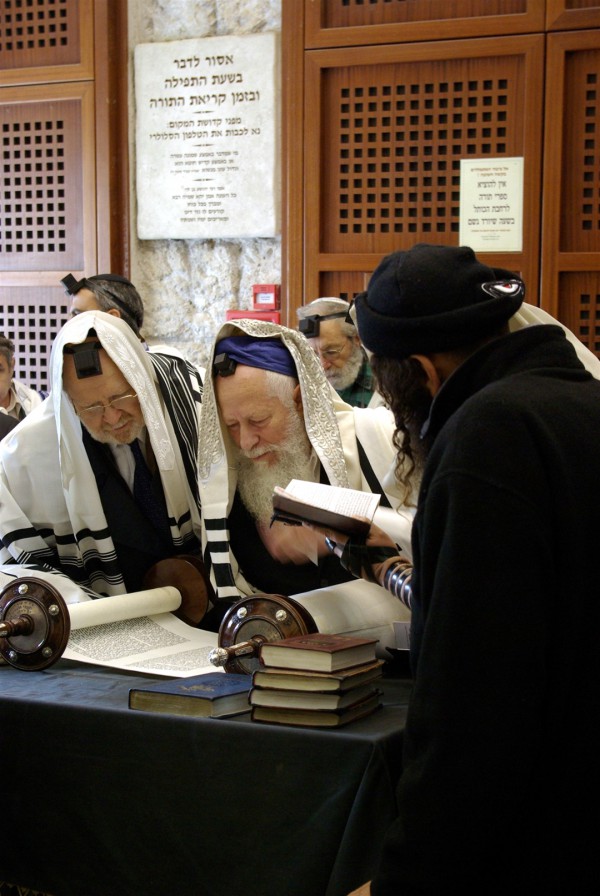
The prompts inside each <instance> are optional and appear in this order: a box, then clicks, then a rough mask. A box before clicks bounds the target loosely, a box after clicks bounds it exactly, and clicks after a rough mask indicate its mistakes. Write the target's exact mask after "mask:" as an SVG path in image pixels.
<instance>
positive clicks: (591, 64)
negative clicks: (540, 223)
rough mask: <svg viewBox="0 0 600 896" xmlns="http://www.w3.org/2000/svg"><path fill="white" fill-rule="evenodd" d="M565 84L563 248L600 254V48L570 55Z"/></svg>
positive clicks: (562, 193)
mask: <svg viewBox="0 0 600 896" xmlns="http://www.w3.org/2000/svg"><path fill="white" fill-rule="evenodd" d="M599 43H600V41H599ZM564 83H565V95H564V101H565V106H564V109H565V123H566V127H565V130H564V133H563V138H564V143H563V161H562V191H561V201H560V206H561V226H560V250H561V251H563V252H569V251H577V252H600V165H599V159H600V46H599V47H598V49H587V50H581V51H578V52H573V53H569V54H568V55H567V56H566V59H565V82H564Z"/></svg>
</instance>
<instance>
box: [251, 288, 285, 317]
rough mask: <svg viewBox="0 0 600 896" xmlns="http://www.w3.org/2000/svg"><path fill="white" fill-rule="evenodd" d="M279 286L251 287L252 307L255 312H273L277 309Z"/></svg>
mask: <svg viewBox="0 0 600 896" xmlns="http://www.w3.org/2000/svg"><path fill="white" fill-rule="evenodd" d="M279 289H280V287H279V284H278V283H255V284H254V286H253V287H252V307H253V308H254V310H255V311H275V309H276V308H279Z"/></svg>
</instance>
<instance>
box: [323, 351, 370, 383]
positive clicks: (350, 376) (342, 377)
mask: <svg viewBox="0 0 600 896" xmlns="http://www.w3.org/2000/svg"><path fill="white" fill-rule="evenodd" d="M362 362H363V353H362V349H361V347H360V345H355V346H354V351H353V352H352V354H351V355H350V357H349V358H348V360H347V361H346V363H345V364H344V366H343V367H342V369H341V370H337V369H335V368H333V367H332V368H330V370H328V371H326V373H325V376H326V377H327V379H328V381H329V382H330V383H331V385H332V386H333V388H334V389H335V391H336V392H342V391H343V390H344V389H347V388H348V386H351V385H352V383H354V381H355V380H356V377H357V376H358V372H359V370H360V368H361V367H362Z"/></svg>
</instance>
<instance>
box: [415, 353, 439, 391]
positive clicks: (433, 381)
mask: <svg viewBox="0 0 600 896" xmlns="http://www.w3.org/2000/svg"><path fill="white" fill-rule="evenodd" d="M410 357H411V358H414V359H415V361H418V362H419V364H420V365H421V367H422V368H423V373H424V374H425V378H426V382H425V387H426V388H427V390H428V391H429V394H430V395H431V397H432V398H435V396H436V394H437V392H438V391H439V389H440V386H441V385H442V378H441V376H440V374H439V373H438V369H437V367H436V366H435V364H434V363H433V361H432V360H431V358H430V357H428V356H427V355H411V356H410Z"/></svg>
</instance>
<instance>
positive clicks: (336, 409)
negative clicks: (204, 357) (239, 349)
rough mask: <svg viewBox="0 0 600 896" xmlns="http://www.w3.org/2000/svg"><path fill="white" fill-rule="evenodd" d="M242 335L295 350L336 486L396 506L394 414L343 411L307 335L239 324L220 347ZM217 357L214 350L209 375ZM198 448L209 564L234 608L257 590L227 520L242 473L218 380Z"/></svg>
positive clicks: (313, 434)
mask: <svg viewBox="0 0 600 896" xmlns="http://www.w3.org/2000/svg"><path fill="white" fill-rule="evenodd" d="M239 332H243V333H247V334H249V335H252V336H257V337H261V338H273V337H274V336H275V337H278V338H280V339H281V340H282V342H283V343H284V344H285V346H286V347H287V348H288V349H289V351H290V353H291V355H292V357H293V359H294V362H295V364H296V369H297V371H298V381H299V383H300V387H301V392H302V403H303V408H304V422H305V426H306V431H307V434H308V437H309V439H310V442H311V444H312V447H313V450H314V452H315V453H316V455H317V457H318V460H319V462H320V464H321V466H322V468H323V470H324V471H325V473H326V475H327V478H328V480H329V482H330V483H331V485H337V486H344V487H349V488H355V489H361V490H362V491H374V492H378V493H379V494H381V495H383V502H382V503H383V504H384V505H387V504H391V505H392V506H393V507H397V506H398V503H399V501H398V497H397V495H396V492H395V488H394V487H388V486H387V485H386V484H385V483H387V482H389V483H393V482H394V480H393V476H392V477H391V478H390V476H389V473H390V470H392V469H393V464H394V457H395V451H394V448H393V444H392V436H393V432H394V421H393V418H392V415H391V413H390V412H389V411H388V410H386V409H385V408H383V407H380V408H376V409H369V408H353V407H350V405H348V404H345V403H344V402H343V401H342V400H341V399H340V397H339V396H338V394H337V393H336V392H335V390H334V389H333V388H332V387H331V386H330V385H329V383H328V382H327V379H326V378H325V375H324V373H323V370H322V367H321V364H320V362H319V361H318V359H317V357H316V355H315V354H314V352H313V351H312V349H311V348H310V345H309V344H308V342H307V340H306V339H305V337H304V336H303V335H302V334H301V333H298V332H297V331H295V330H291V329H287V328H286V327H281V326H279V325H277V324H271V323H267V322H264V321H255V320H236V321H235V323H231V324H225V325H224V326H223V327H222V328H221V330H220V331H219V334H218V336H217V339H216V341H215V342H218V341H219V340H220V339H223V338H225V337H226V336H231V335H234V334H235V333H239ZM213 355H214V346H213V350H212V352H211V356H210V358H209V363H208V367H207V370H209V371H210V370H212V361H213ZM199 443H200V454H199V469H200V496H201V501H202V518H203V525H202V533H203V543H202V549H203V559H204V563H205V566H206V569H207V571H209V573H210V577H211V581H212V584H213V587H214V589H215V592H216V594H217V596H218V598H219V599H222V600H227V601H233V600H237V599H239V597H240V595H244V594H251V593H252V592H253V591H255V590H256V589H255V588H254V587H253V585H252V584H251V582H252V575H251V571H250V572H249V571H248V570H240V569H239V568H238V564H237V561H236V558H235V557H234V556H233V553H232V551H231V549H230V544H229V529H228V516H229V513H230V511H231V507H232V504H233V499H234V496H235V491H236V487H237V471H236V466H235V460H234V458H233V455H231V451H232V446H231V444H230V442H229V439H228V437H227V436H226V435H225V434H224V433H223V431H222V428H221V424H220V420H219V414H218V408H217V403H216V398H215V392H214V388H213V378H212V375H207V377H206V382H205V391H204V398H203V404H202V419H201V423H200V436H199ZM228 452H229V453H230V455H231V456H230V457H229V458H228ZM281 485H282V486H285V485H287V483H286V482H282V483H281ZM386 492H387V494H386Z"/></svg>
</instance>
